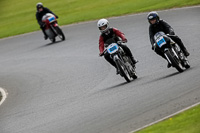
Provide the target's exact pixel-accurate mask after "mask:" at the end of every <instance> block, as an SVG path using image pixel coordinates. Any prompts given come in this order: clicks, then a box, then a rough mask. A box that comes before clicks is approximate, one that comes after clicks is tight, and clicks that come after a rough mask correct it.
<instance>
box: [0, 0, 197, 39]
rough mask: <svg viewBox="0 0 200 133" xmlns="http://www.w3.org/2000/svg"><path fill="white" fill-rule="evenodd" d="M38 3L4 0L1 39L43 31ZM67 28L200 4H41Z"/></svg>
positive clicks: (192, 0) (93, 0)
mask: <svg viewBox="0 0 200 133" xmlns="http://www.w3.org/2000/svg"><path fill="white" fill-rule="evenodd" d="M37 2H39V1H38V0H0V12H1V14H0V18H1V21H0V38H3V37H8V36H13V35H17V34H22V33H27V32H32V31H36V30H39V26H38V24H37V21H36V19H35V12H36V7H35V6H36V3H37ZM41 2H43V4H44V6H46V7H48V8H50V9H51V10H52V11H53V12H55V13H56V14H57V15H58V16H59V18H60V19H59V24H60V25H67V24H71V23H77V22H82V21H88V20H96V19H99V18H103V17H111V16H120V15H124V14H130V13H138V12H144V11H151V10H158V9H168V8H173V7H182V6H190V5H197V4H200V1H199V0H165V1H164V0H58V1H55V0H41Z"/></svg>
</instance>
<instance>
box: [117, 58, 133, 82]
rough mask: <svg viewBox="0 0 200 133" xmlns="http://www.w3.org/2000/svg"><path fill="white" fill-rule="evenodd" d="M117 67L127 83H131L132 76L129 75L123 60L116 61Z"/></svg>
mask: <svg viewBox="0 0 200 133" xmlns="http://www.w3.org/2000/svg"><path fill="white" fill-rule="evenodd" d="M116 65H117V67H118V69H119V70H120V73H121V74H122V76H123V77H124V78H125V80H126V81H127V82H131V76H130V75H129V72H128V71H127V69H126V67H125V65H124V64H123V63H122V62H121V60H116Z"/></svg>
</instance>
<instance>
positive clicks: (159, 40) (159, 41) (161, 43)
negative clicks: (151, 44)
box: [156, 36, 166, 47]
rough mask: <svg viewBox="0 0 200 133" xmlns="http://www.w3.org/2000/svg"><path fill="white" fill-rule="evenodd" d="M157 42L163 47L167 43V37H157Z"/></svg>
mask: <svg viewBox="0 0 200 133" xmlns="http://www.w3.org/2000/svg"><path fill="white" fill-rule="evenodd" d="M156 43H157V44H158V46H159V47H162V46H163V45H165V44H166V41H165V39H164V38H163V37H162V36H161V37H159V38H157V39H156Z"/></svg>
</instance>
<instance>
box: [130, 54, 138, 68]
mask: <svg viewBox="0 0 200 133" xmlns="http://www.w3.org/2000/svg"><path fill="white" fill-rule="evenodd" d="M130 58H131V61H132V62H133V67H135V64H136V63H137V62H138V60H136V59H135V58H134V57H133V56H132V57H130Z"/></svg>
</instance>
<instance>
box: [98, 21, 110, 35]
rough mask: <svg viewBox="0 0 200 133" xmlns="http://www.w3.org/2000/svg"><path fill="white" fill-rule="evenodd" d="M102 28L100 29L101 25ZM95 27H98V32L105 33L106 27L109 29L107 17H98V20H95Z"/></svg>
mask: <svg viewBox="0 0 200 133" xmlns="http://www.w3.org/2000/svg"><path fill="white" fill-rule="evenodd" d="M104 26H105V28H104V29H102V27H104ZM97 27H98V28H99V30H100V32H101V33H105V32H106V31H107V30H108V29H109V22H108V20H107V19H104V18H103V19H100V20H99V21H98V22H97Z"/></svg>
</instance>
